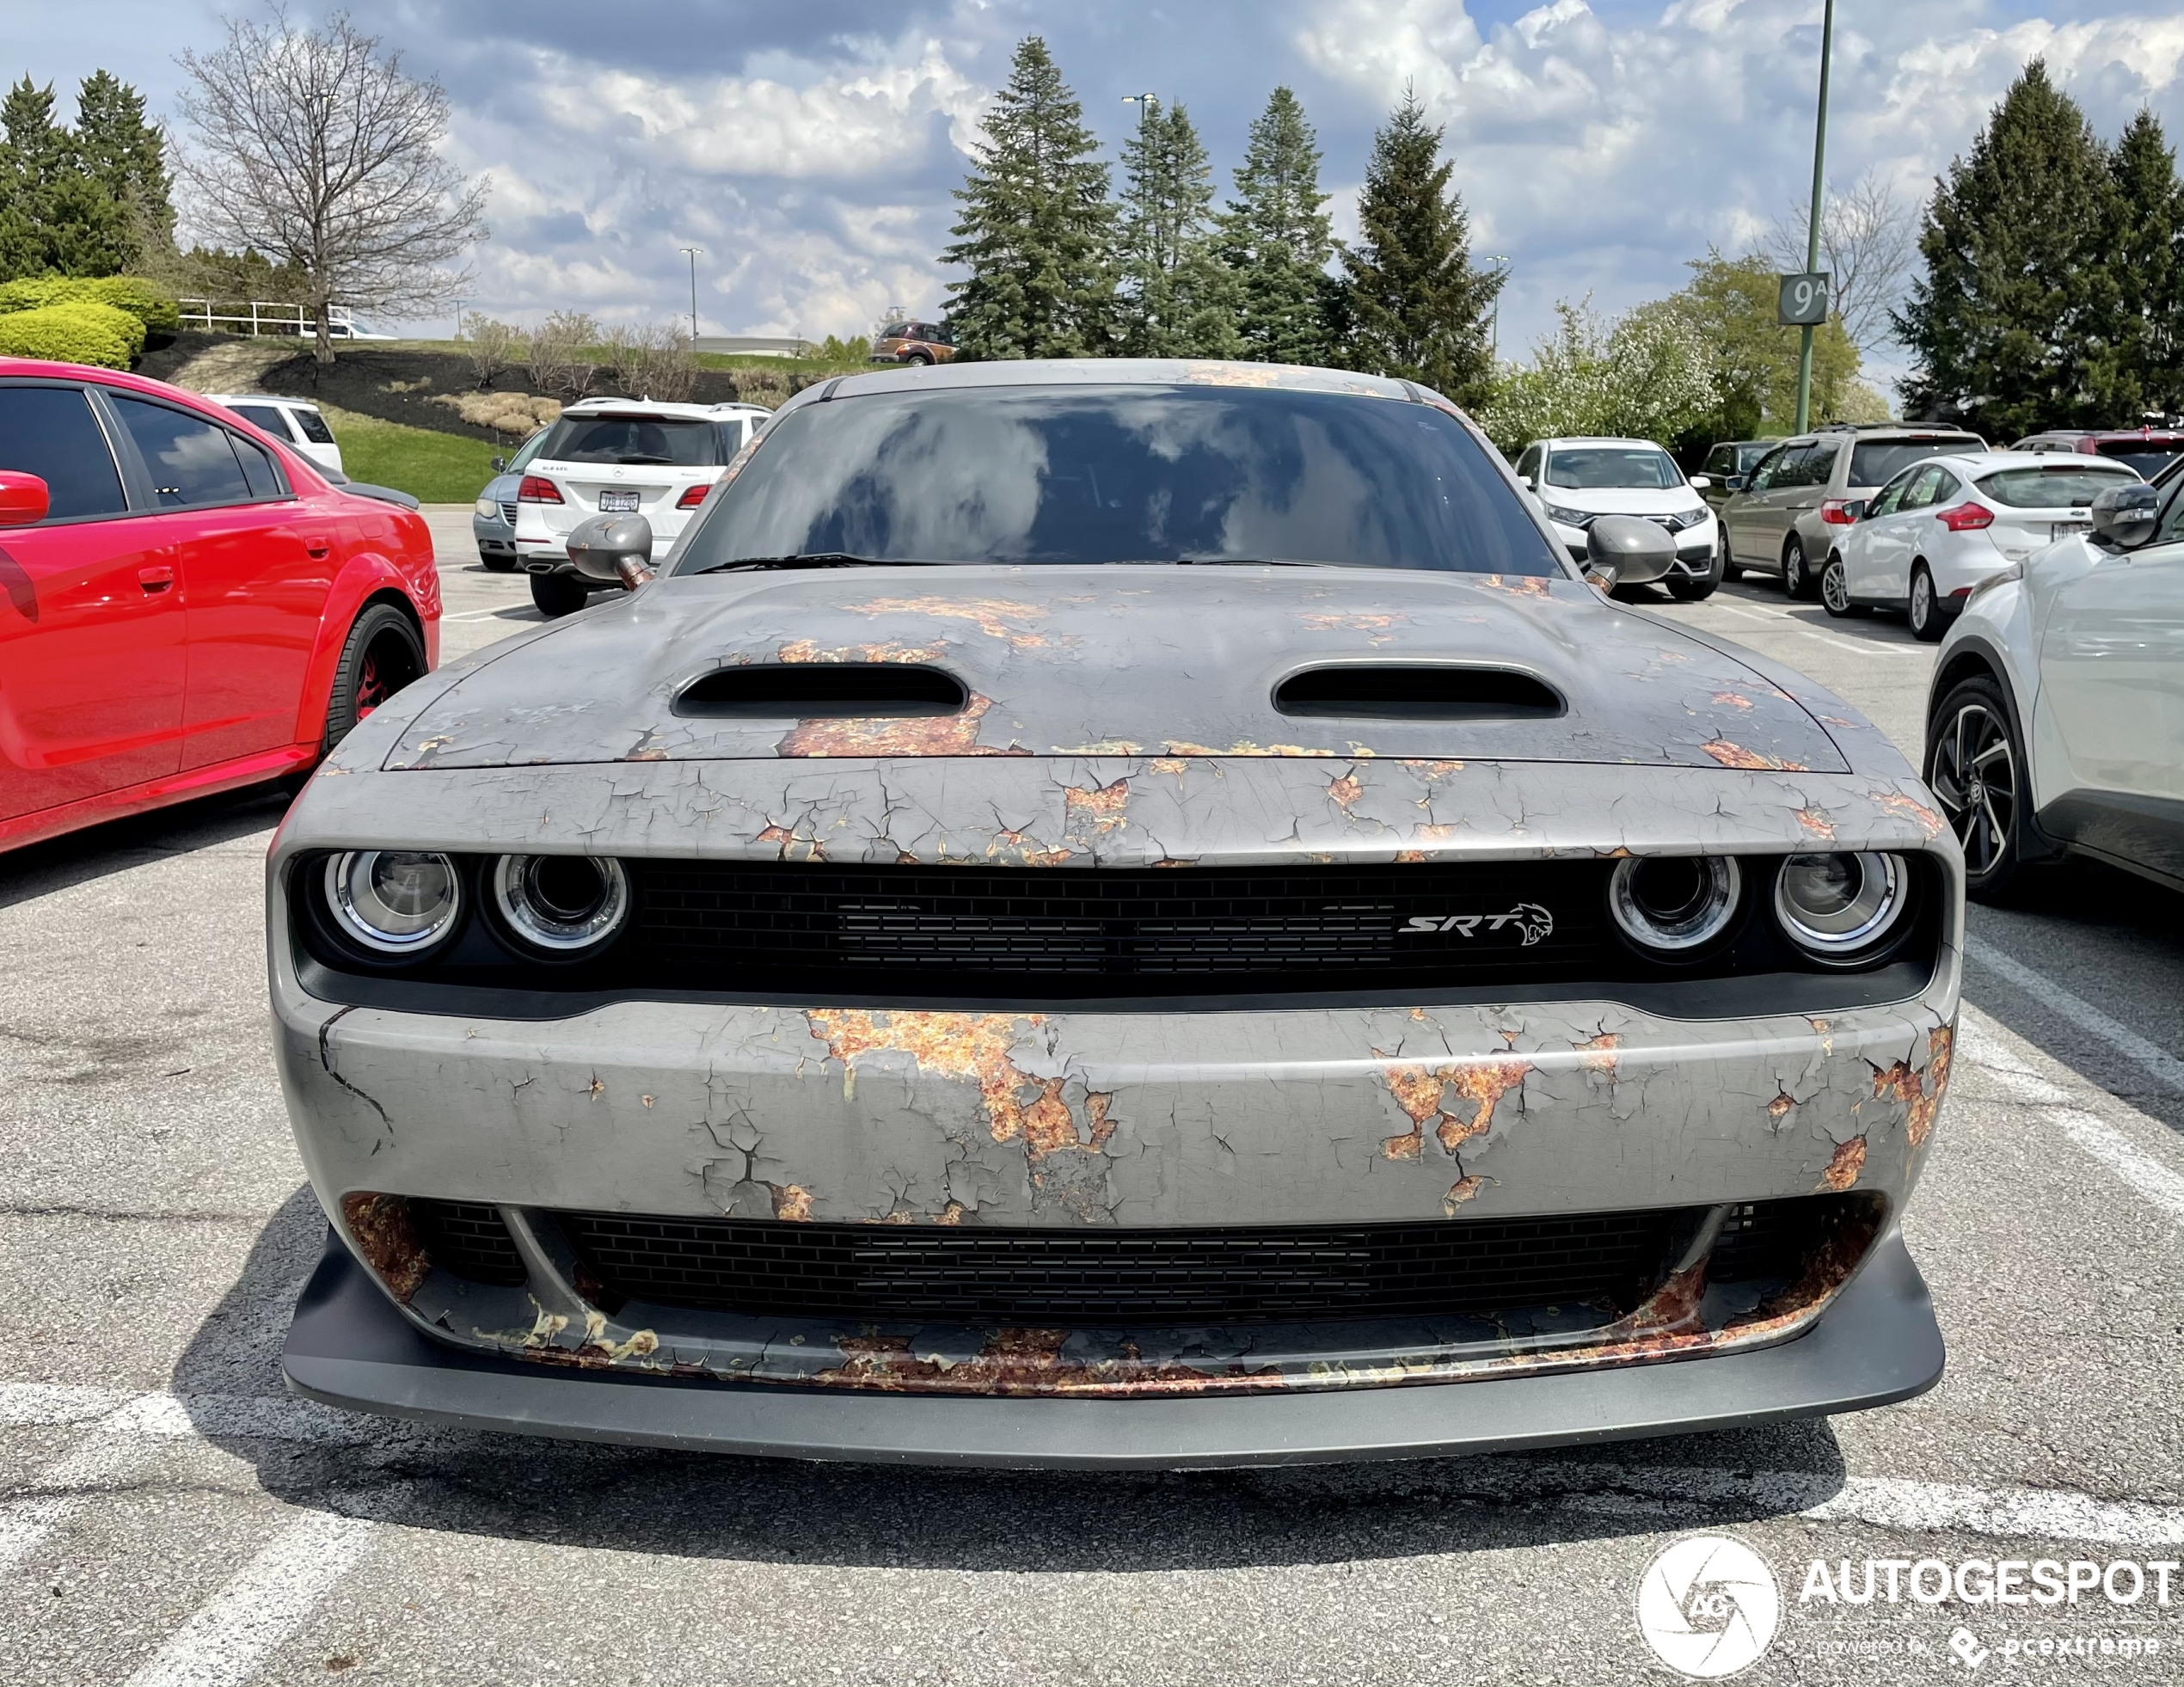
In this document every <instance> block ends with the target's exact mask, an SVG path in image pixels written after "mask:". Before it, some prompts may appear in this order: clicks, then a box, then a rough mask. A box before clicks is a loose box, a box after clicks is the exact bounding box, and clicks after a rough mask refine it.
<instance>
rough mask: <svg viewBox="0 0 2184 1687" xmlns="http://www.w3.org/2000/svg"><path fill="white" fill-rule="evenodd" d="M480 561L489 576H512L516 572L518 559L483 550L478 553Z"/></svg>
mask: <svg viewBox="0 0 2184 1687" xmlns="http://www.w3.org/2000/svg"><path fill="white" fill-rule="evenodd" d="M478 561H481V562H482V563H484V564H485V571H486V573H488V574H513V573H515V572H516V559H515V558H514V557H512V556H504V555H496V554H494V552H491V551H484V550H482V551H480V552H479V553H478Z"/></svg>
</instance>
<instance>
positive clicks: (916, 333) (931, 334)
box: [871, 322, 955, 364]
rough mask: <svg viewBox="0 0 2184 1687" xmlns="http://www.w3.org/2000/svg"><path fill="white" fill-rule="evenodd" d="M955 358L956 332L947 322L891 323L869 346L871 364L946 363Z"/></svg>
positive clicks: (881, 330)
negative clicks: (870, 347)
mask: <svg viewBox="0 0 2184 1687" xmlns="http://www.w3.org/2000/svg"><path fill="white" fill-rule="evenodd" d="M954 355H955V330H954V328H950V327H948V324H947V323H946V322H891V323H890V324H888V325H887V326H886V328H881V329H880V333H879V335H878V336H877V337H876V338H875V339H874V340H873V342H872V359H871V360H872V361H873V362H874V363H911V364H935V363H946V362H948V360H949V359H952V358H954Z"/></svg>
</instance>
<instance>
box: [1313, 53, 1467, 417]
mask: <svg viewBox="0 0 2184 1687" xmlns="http://www.w3.org/2000/svg"><path fill="white" fill-rule="evenodd" d="M1441 134H1442V132H1441V131H1440V130H1439V129H1437V128H1431V127H1428V126H1427V125H1426V113H1425V108H1424V107H1421V106H1420V104H1419V102H1418V95H1417V94H1416V93H1415V92H1414V90H1412V89H1408V88H1406V89H1404V90H1403V100H1402V104H1401V105H1399V106H1397V107H1396V110H1395V113H1394V115H1393V116H1391V117H1390V119H1389V120H1388V126H1387V127H1386V128H1384V129H1383V130H1381V131H1380V132H1379V133H1378V134H1377V135H1376V136H1374V137H1373V142H1372V158H1371V162H1370V163H1368V164H1367V165H1366V166H1365V190H1364V192H1363V193H1360V194H1359V199H1358V226H1359V234H1360V236H1361V238H1360V239H1359V242H1358V244H1357V245H1356V246H1355V247H1353V248H1347V249H1345V251H1344V252H1343V254H1342V267H1343V270H1344V272H1345V279H1346V281H1347V286H1346V287H1345V290H1344V291H1345V293H1346V295H1347V305H1348V309H1349V312H1350V315H1351V317H1352V319H1353V322H1354V323H1355V327H1354V328H1353V332H1352V335H1351V340H1350V346H1349V357H1348V360H1349V361H1350V362H1352V363H1353V364H1354V365H1355V366H1356V367H1358V368H1359V369H1362V370H1365V371H1367V372H1369V373H1371V374H1376V375H1392V376H1396V377H1401V378H1402V379H1405V380H1412V381H1418V382H1421V383H1424V384H1425V385H1426V386H1429V387H1432V388H1434V389H1436V390H1439V391H1440V392H1441V393H1443V394H1444V395H1445V396H1448V397H1450V398H1451V399H1454V400H1455V401H1456V402H1457V403H1459V404H1469V405H1477V404H1481V403H1483V402H1485V401H1486V399H1487V398H1488V396H1491V394H1492V392H1493V388H1494V358H1493V354H1492V353H1491V352H1490V351H1489V350H1488V340H1487V313H1488V310H1490V309H1491V308H1492V306H1493V304H1494V296H1495V295H1496V294H1497V293H1499V292H1500V291H1501V283H1502V277H1501V275H1500V273H1498V272H1497V273H1484V272H1482V271H1479V270H1476V269H1474V268H1473V267H1471V249H1470V242H1471V233H1470V218H1469V216H1468V215H1467V214H1466V212H1465V211H1464V209H1463V200H1462V199H1460V198H1459V197H1458V196H1457V194H1455V193H1452V192H1451V191H1450V188H1449V177H1450V175H1451V173H1452V172H1453V170H1454V168H1455V167H1454V166H1453V165H1452V164H1451V163H1450V162H1449V161H1448V160H1447V159H1445V158H1444V157H1442V156H1441Z"/></svg>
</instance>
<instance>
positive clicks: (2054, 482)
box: [1978, 458, 2138, 510]
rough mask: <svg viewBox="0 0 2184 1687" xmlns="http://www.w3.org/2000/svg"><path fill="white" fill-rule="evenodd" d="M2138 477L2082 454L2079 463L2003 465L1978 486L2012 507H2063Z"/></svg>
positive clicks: (2083, 502) (2084, 501) (2086, 500)
mask: <svg viewBox="0 0 2184 1687" xmlns="http://www.w3.org/2000/svg"><path fill="white" fill-rule="evenodd" d="M2137 478H2138V476H2137V475H2132V474H2129V473H2127V472H2126V471H2125V470H2124V469H2121V468H2115V469H2109V468H2105V467H2103V466H2102V465H2101V464H2099V463H2088V462H2086V461H2085V460H2084V459H2083V458H2080V459H2079V460H2078V461H2077V462H2076V463H2067V462H2066V463H2043V464H2041V465H2040V467H2039V468H2037V469H2001V470H1999V471H1998V472H1997V473H1995V474H1992V475H1987V476H1986V477H1985V479H1983V480H1981V481H1980V482H1978V486H1979V490H1980V492H1981V493H1982V494H1985V496H1986V497H1988V498H1990V499H1991V500H1993V501H1994V502H1996V503H1997V504H2007V505H2008V506H2009V507H2010V508H2012V509H2017V510H2061V509H2077V508H2078V507H2080V506H2083V505H2086V504H2090V503H2091V502H2092V501H2093V500H2095V498H2096V497H2098V496H2099V495H2100V494H2101V493H2103V492H2106V491H2107V489H2108V488H2110V487H2112V486H2128V485H2130V484H2131V483H2132V482H2133V481H2135V480H2136V479H2137Z"/></svg>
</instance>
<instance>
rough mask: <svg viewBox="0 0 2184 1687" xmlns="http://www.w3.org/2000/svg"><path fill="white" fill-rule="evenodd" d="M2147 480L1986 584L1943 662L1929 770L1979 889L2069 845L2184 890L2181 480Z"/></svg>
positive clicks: (1988, 894)
mask: <svg viewBox="0 0 2184 1687" xmlns="http://www.w3.org/2000/svg"><path fill="white" fill-rule="evenodd" d="M2050 461H2052V458H2051V459H2050ZM2136 479H2137V477H2136V476H2135V475H2134V476H2132V479H2131V480H2129V481H2124V482H2122V483H2121V484H2120V486H2115V487H2112V488H2110V489H2108V490H2107V491H2104V492H2103V493H2102V494H2101V496H2100V497H2099V498H2098V499H2097V500H2095V503H2094V505H2093V507H2092V510H2091V512H2090V514H2091V525H2090V531H2087V532H2083V533H2076V534H2072V535H2071V536H2069V537H2065V538H2063V539H2061V540H2059V541H2058V542H2056V543H2053V544H2050V545H2047V546H2046V547H2044V548H2042V549H2037V550H2035V551H2034V552H2033V553H2032V555H2029V556H2028V557H2026V558H2024V559H2023V560H2022V561H2018V562H2015V563H2012V564H2010V565H2009V567H2005V568H2003V569H2001V570H1999V571H1997V573H1995V574H1991V575H1990V576H1989V577H1988V579H1987V580H1985V581H1984V582H1982V583H1981V584H1980V585H1979V586H1977V587H1975V588H1974V589H1973V591H1972V593H1971V596H1970V597H1969V598H1967V599H1966V603H1965V605H1964V610H1963V612H1962V613H1961V614H1960V615H1959V616H1958V617H1957V619H1956V623H1955V625H1954V626H1953V627H1952V628H1950V629H1949V635H1948V641H1947V642H1946V643H1944V644H1943V645H1942V648H1941V651H1940V653H1939V657H1938V659H1937V660H1936V663H1935V666H1934V681H1933V687H1932V690H1931V691H1930V692H1929V695H1928V702H1927V712H1926V782H1927V783H1928V785H1929V787H1931V788H1932V789H1933V792H1934V794H1935V797H1936V800H1937V801H1939V802H1940V803H1941V805H1942V812H1943V813H1945V814H1947V815H1948V819H1949V823H1950V825H1952V826H1953V827H1954V830H1955V831H1956V835H1957V839H1958V841H1959V842H1960V843H1961V844H1962V845H1963V846H1964V857H1965V863H1964V864H1965V868H1966V874H1967V877H1966V889H1967V890H1968V891H1969V893H1971V894H1972V895H1973V896H1975V897H1978V898H1981V899H1993V898H1995V897H1997V896H1999V895H2001V894H2002V893H2003V891H2005V890H2006V889H2007V888H2008V886H2009V881H2010V880H2011V879H2012V878H2014V877H2015V874H2016V872H2017V869H2018V868H2019V866H2020V865H2021V863H2023V862H2034V861H2041V860H2053V859H2056V858H2057V857H2058V856H2064V855H2083V856H2094V857H2096V858H2098V859H2100V860H2101V861H2105V862H2109V863H2110V864H2111V865H2113V866H2116V867H2121V868H2126V869H2128V870H2129V871H2131V872H2134V873H2138V874H2142V875H2144V876H2145V877H2147V878H2150V879H2152V880H2156V882H2158V883H2162V884H2165V885H2167V886H2170V887H2171V888H2172V889H2176V890H2184V479H2178V480H2172V481H2171V482H2170V483H2169V485H2168V486H2166V487H2150V486H2144V485H2140V484H2137V483H2135V482H2136Z"/></svg>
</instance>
